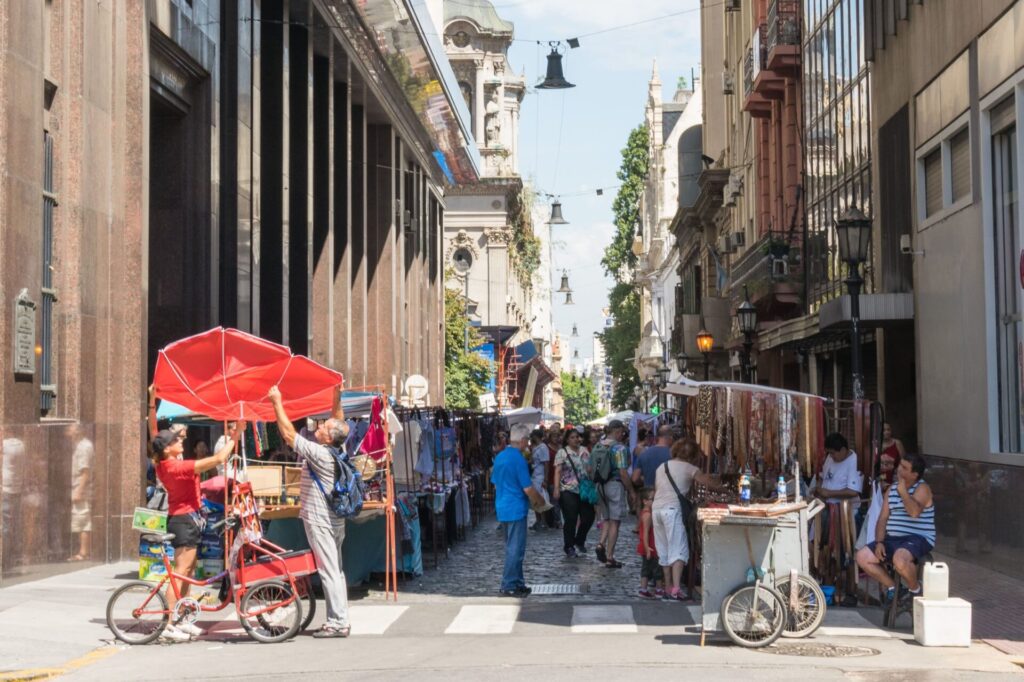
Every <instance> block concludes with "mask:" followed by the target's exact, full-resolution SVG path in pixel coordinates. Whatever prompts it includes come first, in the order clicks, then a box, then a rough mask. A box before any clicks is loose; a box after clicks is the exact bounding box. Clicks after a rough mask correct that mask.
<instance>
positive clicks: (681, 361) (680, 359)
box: [676, 351, 690, 377]
mask: <svg viewBox="0 0 1024 682" xmlns="http://www.w3.org/2000/svg"><path fill="white" fill-rule="evenodd" d="M689 364H690V356H689V355H687V354H686V353H684V352H682V351H680V353H679V355H677V356H676V369H678V370H679V374H680V375H681V376H684V377H685V376H686V367H687V365H689Z"/></svg>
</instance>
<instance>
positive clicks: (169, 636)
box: [160, 625, 192, 643]
mask: <svg viewBox="0 0 1024 682" xmlns="http://www.w3.org/2000/svg"><path fill="white" fill-rule="evenodd" d="M160 641H161V642H167V643H180V642H190V641H192V636H191V635H190V634H188V633H187V632H182V631H181V630H179V629H178V628H177V626H175V625H168V626H167V627H165V628H164V631H163V632H161V633H160Z"/></svg>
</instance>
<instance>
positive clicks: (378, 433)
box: [359, 395, 388, 462]
mask: <svg viewBox="0 0 1024 682" xmlns="http://www.w3.org/2000/svg"><path fill="white" fill-rule="evenodd" d="M359 451H360V452H361V453H363V454H364V455H369V456H370V457H371V458H372V459H373V460H374V461H376V462H379V461H380V460H382V459H384V458H385V457H386V456H387V454H388V435H387V430H386V429H385V428H384V400H383V399H382V398H381V397H380V396H379V395H378V396H374V398H373V403H372V404H371V406H370V428H369V429H367V431H366V436H365V437H364V438H363V442H362V443H360V444H359Z"/></svg>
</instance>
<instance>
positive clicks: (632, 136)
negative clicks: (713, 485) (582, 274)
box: [601, 125, 650, 408]
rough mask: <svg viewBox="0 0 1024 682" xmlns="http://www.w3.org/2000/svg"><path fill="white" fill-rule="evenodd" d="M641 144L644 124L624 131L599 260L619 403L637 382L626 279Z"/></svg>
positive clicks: (644, 164)
mask: <svg viewBox="0 0 1024 682" xmlns="http://www.w3.org/2000/svg"><path fill="white" fill-rule="evenodd" d="M647 143H648V134H647V126H646V125H639V126H637V127H636V128H634V129H633V130H631V131H630V133H629V138H628V139H627V141H626V146H625V148H624V149H623V150H622V165H621V166H619V171H618V174H617V175H618V178H619V180H620V181H621V182H622V185H621V186H620V187H619V192H618V194H617V195H616V197H615V201H614V202H613V203H612V213H613V216H614V223H615V235H614V237H612V243H611V244H609V245H608V246H607V247H606V248H605V251H604V258H602V259H601V265H603V266H604V269H605V272H607V273H608V274H609V275H610V276H611V277H612V278H613V279H614V280H615V286H613V287H612V290H611V291H610V292H609V293H608V308H609V312H610V313H611V316H612V324H611V326H609V327H607V328H605V331H604V332H603V333H602V334H601V340H602V342H603V343H604V349H605V357H606V358H607V362H608V366H609V367H610V369H611V373H612V378H613V379H614V380H615V391H614V393H613V395H612V402H613V403H614V404H615V406H616V407H620V408H621V407H625V406H626V404H627V403H628V401H629V399H630V398H631V397H632V395H633V388H634V387H635V386H637V385H639V383H640V377H639V376H638V375H637V372H636V367H634V366H633V360H634V357H635V356H636V349H637V346H638V345H639V344H640V297H639V295H638V293H637V291H636V289H635V288H634V285H633V282H632V277H633V268H634V267H635V266H636V255H635V254H634V253H633V238H634V237H635V236H636V234H637V227H638V226H639V224H640V197H641V195H642V194H643V191H644V182H645V180H646V178H647V169H648V165H649V162H650V159H649V157H648V151H647Z"/></svg>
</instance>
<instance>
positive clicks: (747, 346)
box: [736, 284, 757, 384]
mask: <svg viewBox="0 0 1024 682" xmlns="http://www.w3.org/2000/svg"><path fill="white" fill-rule="evenodd" d="M736 320H737V322H738V323H739V327H740V332H741V333H742V334H743V359H742V362H741V364H740V371H741V372H742V374H743V383H746V384H752V383H754V377H753V374H754V372H753V368H752V367H751V366H750V350H751V349H752V348H753V347H754V334H756V333H757V308H755V307H754V304H753V303H751V302H750V294H749V293H747V286H746V285H745V284H744V285H743V303H740V305H739V307H738V308H736Z"/></svg>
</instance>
